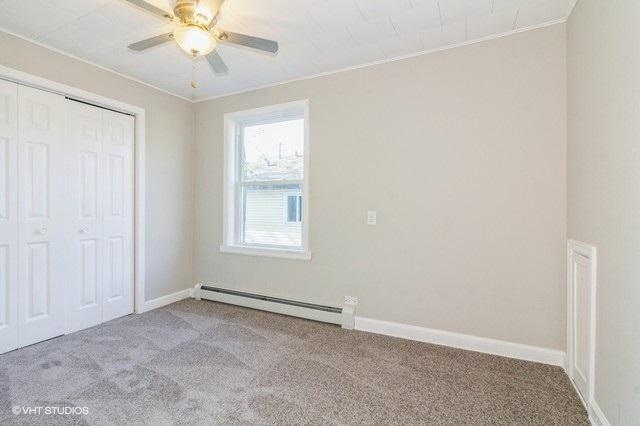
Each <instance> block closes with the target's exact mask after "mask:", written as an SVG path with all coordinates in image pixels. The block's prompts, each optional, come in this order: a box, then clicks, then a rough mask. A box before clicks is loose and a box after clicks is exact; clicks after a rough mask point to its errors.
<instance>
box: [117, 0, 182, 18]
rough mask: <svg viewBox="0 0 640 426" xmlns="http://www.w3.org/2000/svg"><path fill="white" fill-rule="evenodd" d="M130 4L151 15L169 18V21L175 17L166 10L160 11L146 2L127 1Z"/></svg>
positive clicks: (139, 0)
mask: <svg viewBox="0 0 640 426" xmlns="http://www.w3.org/2000/svg"><path fill="white" fill-rule="evenodd" d="M125 1H126V2H128V3H131V4H132V5H134V6H137V7H139V8H140V9H144V10H146V11H147V12H149V13H153V14H154V15H157V16H160V17H162V18H167V19H169V20H173V15H172V14H171V13H169V12H167V11H165V10H162V9H160V8H159V7H156V6H154V5H152V4H149V3H147V2H146V1H144V0H125Z"/></svg>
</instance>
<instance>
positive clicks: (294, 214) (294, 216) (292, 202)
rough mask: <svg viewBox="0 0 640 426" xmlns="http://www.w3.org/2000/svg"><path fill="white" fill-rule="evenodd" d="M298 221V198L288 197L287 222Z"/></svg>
mask: <svg viewBox="0 0 640 426" xmlns="http://www.w3.org/2000/svg"><path fill="white" fill-rule="evenodd" d="M297 221H298V197H297V196H295V195H288V196H287V222H297Z"/></svg>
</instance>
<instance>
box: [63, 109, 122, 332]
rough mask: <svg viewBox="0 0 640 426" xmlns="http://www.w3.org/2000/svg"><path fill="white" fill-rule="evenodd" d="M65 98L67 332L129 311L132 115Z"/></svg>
mask: <svg viewBox="0 0 640 426" xmlns="http://www.w3.org/2000/svg"><path fill="white" fill-rule="evenodd" d="M68 103H69V108H68V114H69V127H68V128H69V132H68V138H69V139H68V142H69V146H70V147H71V149H72V151H73V155H72V157H73V159H74V161H73V163H74V165H73V167H71V169H70V171H71V176H70V186H69V191H70V192H71V193H73V194H76V196H75V197H72V198H70V199H69V201H70V207H71V210H72V213H71V214H70V222H71V229H72V232H71V236H70V240H71V241H72V245H73V248H72V250H71V252H72V253H73V256H72V259H71V264H72V266H71V270H70V276H69V284H70V286H69V287H70V288H69V293H68V295H69V303H70V306H69V319H68V326H67V331H68V332H71V331H76V330H80V329H83V328H87V327H91V326H93V325H96V324H99V323H100V322H103V321H109V320H111V319H114V318H117V317H121V316H124V315H127V314H130V313H132V312H133V294H134V291H133V283H134V281H133V264H134V258H133V254H134V253H133V213H134V212H133V196H134V194H133V187H134V185H133V142H134V141H133V139H134V138H133V135H134V119H133V117H131V116H128V115H125V114H120V113H116V112H112V111H109V110H105V109H102V108H97V107H94V106H91V105H86V104H83V103H80V102H74V101H68Z"/></svg>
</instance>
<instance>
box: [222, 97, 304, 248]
mask: <svg viewBox="0 0 640 426" xmlns="http://www.w3.org/2000/svg"><path fill="white" fill-rule="evenodd" d="M301 111H302V113H303V116H304V176H303V179H302V199H303V202H304V203H305V205H304V207H303V209H302V248H300V249H292V248H286V247H282V248H281V247H259V246H255V245H246V244H241V243H239V242H238V240H239V235H240V232H239V226H240V224H239V223H236V222H237V218H236V211H235V209H236V206H237V197H238V196H239V195H240V194H239V191H238V181H239V170H238V162H237V159H238V148H239V146H238V143H237V142H238V140H237V136H238V127H239V124H246V123H255V122H256V119H255V118H256V116H259V117H261V118H262V120H260V122H263V121H265V120H267V121H270V120H275V119H278V118H287V117H290V116H293V115H300V112H301ZM224 141H225V142H224V200H223V209H224V210H223V244H222V245H221V246H220V252H222V253H231V254H243V255H250V256H268V257H279V258H284V259H299V260H311V252H310V251H309V210H310V208H309V157H310V151H309V101H308V100H302V101H295V102H288V103H284V104H278V105H271V106H267V107H262V108H255V109H250V110H245V111H238V112H233V113H228V114H225V115H224Z"/></svg>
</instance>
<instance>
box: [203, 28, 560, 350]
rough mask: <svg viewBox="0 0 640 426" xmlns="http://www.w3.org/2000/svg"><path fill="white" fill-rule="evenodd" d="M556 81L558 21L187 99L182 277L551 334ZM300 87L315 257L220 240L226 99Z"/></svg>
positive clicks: (555, 340)
mask: <svg viewBox="0 0 640 426" xmlns="http://www.w3.org/2000/svg"><path fill="white" fill-rule="evenodd" d="M565 83H566V68H565V27H564V25H555V26H552V27H548V28H544V29H539V30H535V31H530V32H526V33H521V34H518V35H514V36H511V37H506V38H500V39H496V40H492V41H488V42H483V43H479V44H474V45H470V46H466V47H461V48H456V49H452V50H447V51H444V52H440V53H436V54H432V55H426V56H420V57H416V58H413V59H408V60H403V61H397V62H393V63H389V64H385V65H380V66H375V67H369V68H365V69H360V70H354V71H349V72H343V73H338V74H334V75H330V76H326V77H322V78H315V79H310V80H304V81H299V82H294V83H290V84H285V85H281V86H277V87H273V88H269V89H263V90H258V91H253V92H250V93H245V94H240V95H235V96H229V97H225V98H221V99H215V100H211V101H208V102H204V103H200V104H197V108H196V126H197V144H196V179H195V182H196V185H195V193H196V209H195V229H197V231H198V232H197V233H196V235H195V261H194V267H195V275H194V278H195V279H196V281H199V282H205V283H213V284H216V285H219V286H225V287H229V288H234V289H241V290H248V291H253V292H258V293H263V294H268V295H274V296H280V297H286V298H291V299H298V300H304V301H312V302H316V303H326V304H332V305H341V304H342V300H343V297H344V296H345V295H353V296H359V298H360V306H359V312H358V314H359V315H361V316H365V317H370V318H376V319H382V320H388V321H397V322H401V323H408V324H415V325H419V326H424V327H431V328H436V329H442V330H449V331H454V332H460V333H467V334H472V335H477V336H484V337H489V338H496V339H502V340H507V341H513V342H519V343H524V344H529V345H536V346H542V347H547V348H554V349H564V343H565V338H564V333H565V332H564V323H565V318H564V315H565V314H564V312H565V309H564V288H565V287H564V263H563V258H564V247H565V224H566V209H565V205H566V190H565V189H566V185H565V183H566V174H565V170H566V156H565V154H566V144H565V142H566V85H565ZM299 99H309V101H310V114H311V118H310V127H311V142H310V143H311V153H310V154H311V157H310V158H311V170H310V179H311V183H310V210H309V211H310V249H311V251H312V252H313V260H312V261H311V262H305V261H298V260H282V259H272V258H258V257H249V256H243V255H232V254H221V253H220V252H219V246H220V244H221V243H222V188H223V183H222V178H223V162H222V161H223V114H224V113H227V112H232V111H238V110H244V109H249V108H254V107H261V106H265V105H271V104H277V103H281V102H287V101H293V100H299ZM367 210H377V212H378V225H377V226H367V225H366V212H367Z"/></svg>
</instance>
